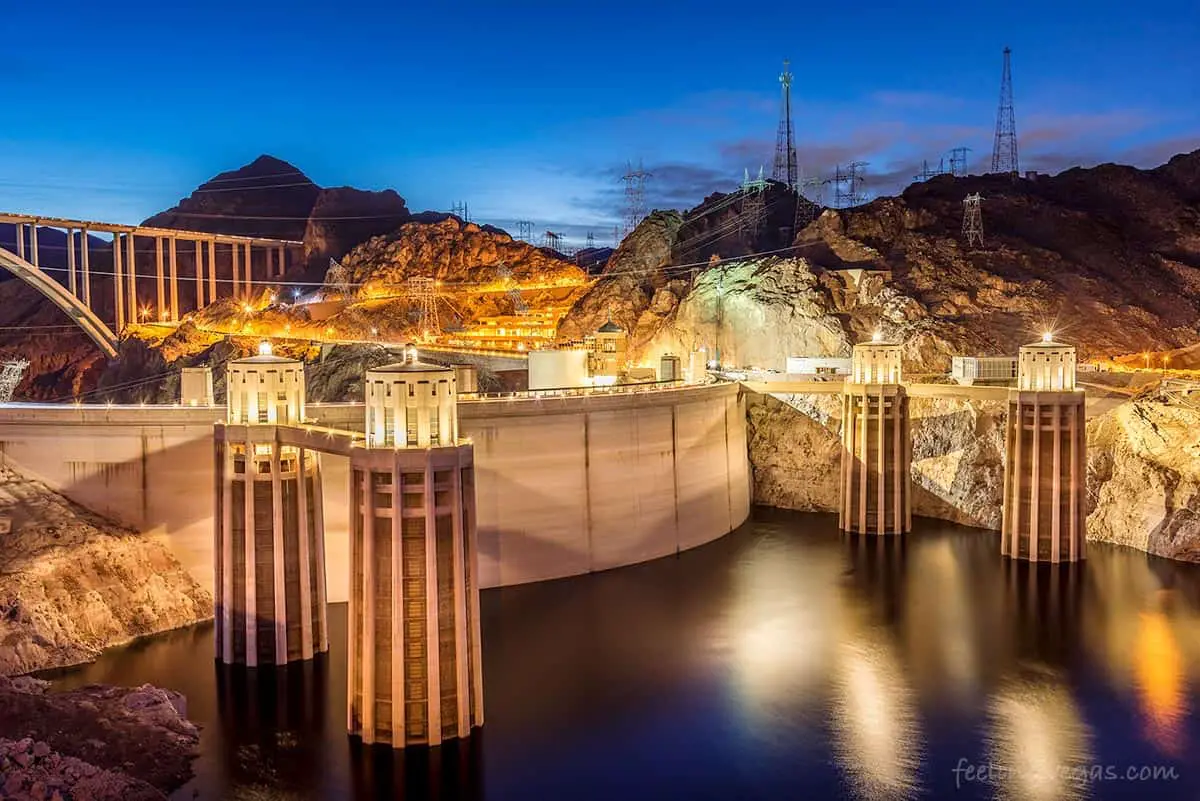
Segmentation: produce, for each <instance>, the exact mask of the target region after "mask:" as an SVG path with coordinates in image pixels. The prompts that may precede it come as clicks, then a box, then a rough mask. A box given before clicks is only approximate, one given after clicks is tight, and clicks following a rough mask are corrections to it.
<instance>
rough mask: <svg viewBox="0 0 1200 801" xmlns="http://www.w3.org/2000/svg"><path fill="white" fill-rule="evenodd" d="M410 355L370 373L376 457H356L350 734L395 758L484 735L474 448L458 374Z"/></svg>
mask: <svg viewBox="0 0 1200 801" xmlns="http://www.w3.org/2000/svg"><path fill="white" fill-rule="evenodd" d="M410 348H411V349H406V351H407V353H406V360H405V361H404V362H403V363H400V364H393V365H388V366H386V367H381V368H377V369H374V370H369V371H367V376H366V381H365V385H366V389H367V392H366V395H367V401H366V404H365V405H366V412H367V419H366V430H367V447H365V448H356V449H354V450H353V451H352V452H351V455H350V470H351V503H350V508H351V527H350V530H351V551H350V563H351V576H350V644H349V654H350V662H349V670H348V683H349V686H348V688H347V696H348V699H349V700H348V704H347V707H348V709H347V727H348V729H349V731H350V734H351V735H354V736H357V737H361V738H362V740H363V742H364V743H385V744H389V745H391V746H392V747H394V748H403V747H405V746H409V745H438V744H440V743H442V742H443V741H445V740H450V739H454V738H459V737H468V736H470V733H471V729H472V728H474V727H476V726H482V725H483V681H482V678H483V677H482V663H481V659H480V637H479V578H478V575H477V570H478V568H477V565H478V560H477V537H476V531H475V525H476V524H475V520H476V517H475V486H474V467H473V462H474V449H473V448H472V446H471V445H470V444H469V443H463V442H462V441H461V440H459V439H458V413H457V406H456V403H457V392H456V390H455V374H454V370H453V369H452V368H449V367H438V366H434V365H426V364H420V363H418V362H416V349H415V348H413V347H411V346H410ZM410 392H411V394H410Z"/></svg>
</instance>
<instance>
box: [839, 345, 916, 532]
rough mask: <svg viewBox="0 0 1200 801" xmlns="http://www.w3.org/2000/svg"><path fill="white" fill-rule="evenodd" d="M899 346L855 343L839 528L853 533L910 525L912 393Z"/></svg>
mask: <svg viewBox="0 0 1200 801" xmlns="http://www.w3.org/2000/svg"><path fill="white" fill-rule="evenodd" d="M900 377H901V376H900V346H899V345H897V344H893V343H886V342H882V341H881V340H880V339H879V338H878V335H876V339H875V340H874V341H872V342H867V343H861V344H858V345H855V346H854V357H853V361H852V365H851V374H850V380H849V381H848V382H847V383H846V384H845V386H844V388H843V390H842V471H841V502H840V503H839V505H838V527H839V528H840V529H841V530H842V531H846V532H850V533H855V534H880V535H883V534H904V533H907V532H909V531H911V530H912V498H911V493H910V483H911V482H910V477H909V470H910V466H911V463H912V437H911V434H910V432H909V416H908V395H907V393H906V392H905V389H904V386H903V385H901V383H900Z"/></svg>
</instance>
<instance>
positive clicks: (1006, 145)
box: [992, 47, 1020, 175]
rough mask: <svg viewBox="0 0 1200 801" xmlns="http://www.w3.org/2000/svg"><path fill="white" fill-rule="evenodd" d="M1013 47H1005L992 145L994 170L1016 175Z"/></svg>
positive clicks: (1017, 168)
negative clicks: (993, 142) (994, 136)
mask: <svg viewBox="0 0 1200 801" xmlns="http://www.w3.org/2000/svg"><path fill="white" fill-rule="evenodd" d="M1011 55H1012V49H1011V48H1008V47H1006V48H1004V73H1003V74H1002V75H1001V77H1000V108H999V109H998V110H997V111H996V141H995V144H994V145H993V146H992V172H1001V173H1003V172H1007V173H1011V174H1013V175H1016V174H1017V172H1018V171H1019V170H1020V168H1019V166H1018V164H1017V118H1016V116H1015V115H1014V114H1013V93H1012V60H1011Z"/></svg>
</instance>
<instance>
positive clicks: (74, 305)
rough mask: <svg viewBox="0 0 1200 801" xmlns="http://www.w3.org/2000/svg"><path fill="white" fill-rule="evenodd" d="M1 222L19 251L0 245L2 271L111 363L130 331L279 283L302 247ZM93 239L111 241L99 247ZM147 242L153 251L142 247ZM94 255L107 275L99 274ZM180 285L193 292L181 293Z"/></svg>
mask: <svg viewBox="0 0 1200 801" xmlns="http://www.w3.org/2000/svg"><path fill="white" fill-rule="evenodd" d="M0 223H8V224H11V225H13V227H14V228H15V230H16V237H15V240H16V247H15V252H13V251H11V250H8V249H6V248H4V247H0V268H3V269H5V270H7V271H8V272H10V273H12V274H13V275H15V276H16V277H18V278H20V279H21V280H22V281H24V282H25V283H27V284H29V285H30V286H32V287H33V288H34V289H36V290H38V291H39V292H41V293H42V294H43V295H45V296H46V297H47V298H49V299H50V301H51V302H53V303H54V305H56V306H58V307H59V308H60V309H62V310H63V312H65V313H66V315H67V316H68V317H70V318H71V320H72V321H73V322H74V323H75V324H77V325H78V326H79V327H80V328H81V329H82V330H83V331H84V333H86V334H87V335H88V336H89V337H91V339H92V340H93V341H94V342H95V343H96V344H97V345H99V346H100V348H101V349H102V350H103V351H104V352H105V353H106V354H108V356H110V357H113V356H116V354H117V343H118V341H119V338H120V335H121V332H122V331H123V330H124V329H125V327H126V326H127V325H130V324H133V323H136V322H139V321H142V322H146V321H148V320H153V321H158V322H178V320H179V318H180V316H181V315H182V314H183V313H184V312H186V311H195V310H199V309H203V308H205V307H206V306H208V305H210V304H212V303H214V302H215V301H217V300H219V299H223V298H229V297H233V298H246V299H249V298H250V296H251V293H252V292H253V290H254V284H255V282H256V281H257V282H259V283H267V284H270V283H275V282H277V281H278V279H281V278H282V277H283V275H284V273H285V272H286V271H287V270H288V268H289V267H290V266H292V264H294V263H299V261H300V256H301V254H302V249H303V243H302V242H297V241H293V240H285V239H268V238H264V237H253V236H236V235H231V234H215V233H210V232H207V231H186V230H180V229H174V228H155V227H150V226H141V225H120V224H115V223H104V222H92V221H85V220H69V219H63V218H59V217H42V216H36V215H27V214H7V213H3V212H0ZM47 230H53V231H58V232H61V233H62V235H63V236H64V239H65V246H64V245H57V244H55V245H51V244H48V243H45V242H42V241H39V236H38V234H39V232H42V233H43V234H44V233H45V232H46V231H47ZM92 234H102V235H105V234H106V235H109V236H111V240H112V241H111V243H109V242H106V241H103V240H101V241H100V242H97V241H96V240H95V239H94V238H93V237H92V236H91V235H92ZM148 242H153V245H152V246H149V247H142V245H144V244H146V243H148ZM64 247H65V250H66V266H65V267H57V266H54V267H52V266H43V265H47V259H48V258H49V256H50V255H51V254H48V253H47V252H46V251H48V250H50V249H55V250H62V249H64ZM93 256H98V257H99V259H100V264H99V265H97V266H98V267H100V269H93V263H92V259H93ZM139 257H140V259H139ZM151 260H152V262H153V268H151V267H150V266H149V265H150V263H151ZM139 261H140V263H139ZM55 262H57V263H61V259H51V260H50V263H55ZM206 265H207V266H206ZM139 270H140V272H139ZM181 283H183V284H184V285H185V286H186V285H187V284H188V283H190V284H192V285H193V288H194V292H192V291H190V290H187V291H185V292H183V293H181V292H180V284H181ZM109 285H111V298H112V299H111V303H110V302H108V297H109V293H108V291H107V287H108V286H109ZM102 290H103V291H102ZM193 295H194V297H193Z"/></svg>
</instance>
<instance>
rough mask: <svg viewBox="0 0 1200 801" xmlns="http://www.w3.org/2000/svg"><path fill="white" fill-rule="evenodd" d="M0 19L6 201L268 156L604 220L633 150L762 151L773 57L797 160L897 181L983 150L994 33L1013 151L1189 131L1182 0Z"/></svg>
mask: <svg viewBox="0 0 1200 801" xmlns="http://www.w3.org/2000/svg"><path fill="white" fill-rule="evenodd" d="M173 5H174V6H179V7H173ZM776 9H779V10H776ZM0 18H2V19H3V23H2V24H3V30H4V32H5V33H6V34H7V35H6V36H5V37H4V46H3V48H2V49H0V74H3V75H4V76H5V81H4V82H3V84H2V86H3V88H0V101H2V102H3V107H4V109H5V113H4V115H3V116H0V210H5V211H24V212H33V213H41V214H47V215H56V216H76V217H83V218H87V219H103V220H106V221H112V222H129V221H138V220H141V219H143V218H145V217H147V216H149V215H151V214H153V213H154V212H156V211H159V210H161V209H164V208H167V207H169V206H171V205H173V204H174V203H176V202H177V201H178V199H179V198H180V197H182V196H184V195H186V194H187V193H188V192H190V191H191V189H193V188H194V187H195V186H196V185H197V184H199V183H200V182H202V181H204V180H205V179H207V178H209V177H211V176H212V175H214V174H215V173H217V172H220V171H222V170H226V169H232V168H235V167H237V166H240V165H242V164H244V163H246V162H248V161H250V160H252V159H253V158H254V157H256V156H257V155H259V154H261V153H270V154H271V155H274V156H278V157H280V158H283V159H286V160H288V161H290V162H292V163H293V164H295V165H296V166H298V167H299V168H300V169H302V170H304V171H305V172H306V173H307V174H308V175H309V176H310V177H311V178H312V179H313V180H314V181H316V182H317V183H319V184H321V185H325V186H337V185H352V186H358V187H362V188H372V189H382V188H386V187H391V188H395V189H396V190H397V191H399V192H400V194H402V195H403V196H404V197H405V198H407V200H408V202H409V206H410V207H411V208H413V209H418V210H419V209H441V210H448V209H449V208H450V206H451V204H452V203H454V202H456V201H466V202H467V203H468V204H469V205H470V209H471V212H472V215H473V216H474V217H475V218H476V219H478V220H480V221H486V222H493V223H496V224H499V225H503V226H505V227H508V226H510V225H511V224H512V222H513V221H514V220H517V219H522V218H524V219H530V220H533V221H535V223H537V226H538V229H539V230H542V229H544V228H552V229H554V230H565V231H567V232H568V233H569V234H572V235H574V236H576V237H582V235H583V232H584V231H586V230H594V231H596V232H597V237H598V238H600V239H602V240H603V239H605V238H607V234H608V232H611V229H612V226H613V224H614V223H615V222H617V221H618V219H619V213H620V209H619V206H620V199H621V184H620V182H619V180H618V177H619V175H620V173H621V171H622V167H623V166H624V164H625V162H626V160H630V159H631V160H634V161H636V160H637V159H639V158H640V159H642V161H643V162H644V164H645V166H646V168H647V169H648V170H650V171H652V172H653V173H654V178H653V179H651V181H650V182H649V184H648V187H647V189H648V194H649V199H650V205H652V206H659V207H686V206H691V205H695V204H696V203H698V202H699V201H700V200H701V199H702V197H703V195H704V194H706V193H707V192H710V191H713V190H716V189H728V188H729V187H731V186H733V185H735V184H736V182H737V181H738V180H739V179H740V176H741V174H742V170H743V169H745V168H749V169H751V170H752V171H753V170H756V169H757V166H758V165H759V164H760V163H764V164H766V166H767V169H768V171H769V170H770V160H771V156H772V152H773V148H774V139H775V129H776V125H777V122H778V116H779V99H778V82H777V75H778V73H779V71H780V67H781V61H782V59H783V58H785V57H788V58H790V59H791V60H792V71H793V72H794V73H795V75H796V78H795V84H794V98H795V99H794V103H795V124H796V129H797V136H798V147H799V151H800V162H801V166H802V169H803V170H804V171H805V173H806V174H816V175H822V174H824V173H825V172H826V171H829V170H832V168H833V166H834V165H835V164H836V163H839V162H841V163H845V162H847V161H850V160H854V159H859V160H863V161H866V162H869V167H868V175H869V176H870V189H871V190H872V192H874V193H892V192H895V191H897V190H898V189H900V188H902V186H903V185H904V184H906V183H908V182H909V181H910V180H911V176H912V175H914V174H915V173H916V172H917V171H918V170H919V168H920V163H921V159H922V158H929V159H931V160H935V161H936V159H937V158H938V157H939V156H941V155H942V154H943V153H944V151H946V150H947V149H949V148H951V147H954V146H956V145H965V146H969V147H971V148H973V153H972V156H973V158H974V159H976V160H977V161H978V162H980V163H982V161H983V160H986V159H989V158H990V152H991V143H992V133H993V130H994V125H995V114H996V101H997V93H998V88H999V79H1000V66H1001V50H1002V49H1003V47H1004V46H1005V45H1008V46H1011V47H1012V48H1013V83H1014V88H1015V98H1016V117H1017V129H1018V133H1019V136H1020V146H1021V166H1022V168H1023V169H1042V170H1051V171H1057V170H1059V169H1062V168H1064V167H1067V166H1071V165H1074V164H1084V165H1088V164H1095V163H1098V162H1101V161H1121V162H1126V163H1134V164H1138V165H1140V166H1153V165H1155V164H1157V163H1160V162H1161V161H1163V160H1164V159H1165V158H1166V157H1167V156H1169V155H1171V154H1173V153H1175V152H1179V151H1183V150H1191V149H1195V148H1196V147H1200V58H1198V57H1197V56H1196V51H1195V43H1196V41H1198V40H1200V6H1197V4H1196V2H1195V0H1190V2H1154V0H1150V1H1149V2H1143V3H1140V4H1128V3H1117V2H1108V0H1099V1H1098V2H1075V0H1069V1H1067V2H1059V0H1054V1H1053V2H1037V3H1035V2H1028V1H1027V0H1012V1H1011V2H1008V3H995V4H979V3H955V4H947V3H920V2H908V3H895V2H876V0H859V2H856V3H854V4H853V5H852V6H844V5H841V4H837V3H805V4H795V3H778V4H774V5H770V4H765V3H742V4H737V3H729V2H727V0H723V1H722V2H708V0H696V1H695V2H660V3H656V4H651V3H635V2H626V0H615V1H613V2H605V3H583V2H579V3H569V2H562V3H554V4H552V3H541V2H515V3H500V2H492V3H484V2H472V1H471V0H459V1H458V2H441V1H439V0H427V2H424V3H421V4H419V5H414V4H412V3H411V2H405V0H377V1H376V2H362V0H341V2H335V3H330V2H322V3H316V2H310V0H291V1H290V2H285V0H273V2H254V0H242V2H227V0H211V1H210V2H204V3H200V2H190V3H189V2H182V3H178V4H171V3H163V2H159V1H158V0H156V2H154V3H149V2H145V3H143V2H119V1H118V2H107V3H96V2H92V1H91V0H88V1H85V0H60V1H59V2H57V3H54V4H52V5H42V4H36V3H22V4H18V5H17V7H16V8H6V9H5V10H4V12H3V14H2V15H0Z"/></svg>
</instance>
